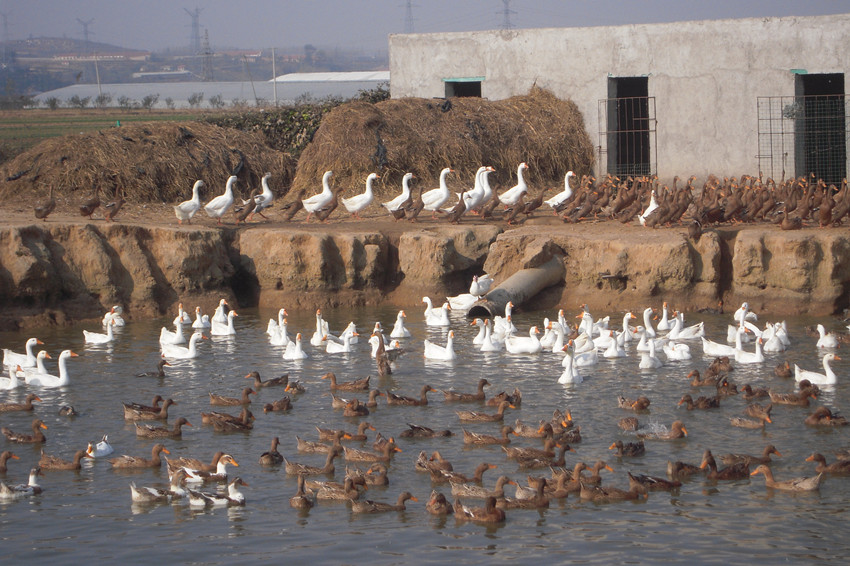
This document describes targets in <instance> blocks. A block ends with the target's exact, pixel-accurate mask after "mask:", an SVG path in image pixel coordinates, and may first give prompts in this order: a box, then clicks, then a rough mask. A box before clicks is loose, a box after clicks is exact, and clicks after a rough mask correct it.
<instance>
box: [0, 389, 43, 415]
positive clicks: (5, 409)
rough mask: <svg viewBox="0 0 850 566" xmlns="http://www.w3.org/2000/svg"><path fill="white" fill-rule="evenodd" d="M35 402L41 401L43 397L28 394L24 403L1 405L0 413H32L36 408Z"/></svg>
mask: <svg viewBox="0 0 850 566" xmlns="http://www.w3.org/2000/svg"><path fill="white" fill-rule="evenodd" d="M33 401H41V397H39V396H38V395H36V394H35V393H28V394H27V396H26V398H25V399H24V402H23V403H0V413H11V412H13V411H32V410H33V409H34V408H35V406H34V405H33Z"/></svg>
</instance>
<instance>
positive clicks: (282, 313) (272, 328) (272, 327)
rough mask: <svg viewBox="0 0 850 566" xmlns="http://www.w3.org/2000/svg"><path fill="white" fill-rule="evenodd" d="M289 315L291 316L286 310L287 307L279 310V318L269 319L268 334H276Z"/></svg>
mask: <svg viewBox="0 0 850 566" xmlns="http://www.w3.org/2000/svg"><path fill="white" fill-rule="evenodd" d="M287 316H289V313H287V312H286V309H280V310H279V311H277V320H275V319H273V318H270V319H269V323H268V325H266V334H268V335H269V336H272V335H274V334H275V333H276V332H277V329H278V328H279V327H280V325H281V323H282V322H283V320H284V319H285V318H286V317H287Z"/></svg>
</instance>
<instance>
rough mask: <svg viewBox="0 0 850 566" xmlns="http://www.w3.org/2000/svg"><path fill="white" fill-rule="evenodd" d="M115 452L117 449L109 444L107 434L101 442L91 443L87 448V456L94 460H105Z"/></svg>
mask: <svg viewBox="0 0 850 566" xmlns="http://www.w3.org/2000/svg"><path fill="white" fill-rule="evenodd" d="M113 452H115V449H114V448H113V447H112V445H111V444H110V443H109V436H108V435H106V434H104V435H103V438H102V439H101V441H100V442H96V443H91V442H89V445H88V447H87V448H86V454H88V455H89V456H90V457H92V458H103V457H104V456H109V455H110V454H112V453H113Z"/></svg>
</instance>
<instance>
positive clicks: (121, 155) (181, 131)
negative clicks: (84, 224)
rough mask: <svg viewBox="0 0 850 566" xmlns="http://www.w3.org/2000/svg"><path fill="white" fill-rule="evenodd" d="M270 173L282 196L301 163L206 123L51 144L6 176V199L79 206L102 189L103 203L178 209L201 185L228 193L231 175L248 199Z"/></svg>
mask: <svg viewBox="0 0 850 566" xmlns="http://www.w3.org/2000/svg"><path fill="white" fill-rule="evenodd" d="M266 171H270V172H271V173H272V183H271V186H272V187H273V189H275V190H276V191H278V192H283V191H284V190H285V189H287V188H288V187H289V185H290V184H291V181H292V177H293V175H294V172H295V160H294V159H292V158H291V157H290V156H289V155H288V154H286V153H281V152H277V151H274V150H273V149H271V148H269V147H268V146H267V145H266V144H265V142H264V138H263V136H262V134H259V133H244V132H240V131H238V130H234V129H229V128H220V127H218V126H214V125H210V124H204V123H201V122H183V123H179V124H178V123H162V124H160V123H148V124H143V125H131V126H121V127H120V128H110V129H107V130H101V131H98V132H93V133H86V134H81V135H76V136H64V137H59V138H53V139H49V140H46V141H44V142H42V143H40V144H39V145H37V146H36V147H34V148H32V149H31V150H29V151H27V152H25V153H22V154H21V155H19V156H17V157H16V158H15V159H13V160H11V161H10V162H8V163H6V164H5V165H4V166H3V168H2V169H0V198H4V199H7V198H10V197H11V196H12V195H14V196H15V198H19V197H21V196H25V197H26V196H28V197H32V198H40V197H42V196H43V195H46V194H47V192H48V190H49V188H50V187H53V188H54V190H55V193H56V196H57V197H65V198H70V199H72V200H79V199H80V198H84V197H87V196H89V195H91V194H92V191H93V190H94V189H95V188H98V189H100V191H101V198H103V197H104V196H106V197H113V196H115V195H117V194H118V193H119V192H123V193H124V198H125V199H126V200H127V201H128V202H134V203H145V202H179V201H182V200H185V199H187V198H190V197H191V189H192V185H193V184H194V182H195V181H196V180H197V179H203V180H204V182H205V183H206V188H205V189H204V190H205V191H206V194H202V198H204V199H209V198H210V197H211V196H216V195H218V194H221V192H222V191H223V190H224V185H225V181H226V180H227V178H228V177H229V176H230V175H231V174H235V175H237V176H238V177H239V183H237V188H236V192H237V194H239V195H240V196H243V197H244V198H247V197H248V195H249V193H250V191H251V190H252V189H255V188H257V187H259V185H260V179H261V177H262V176H263V174H264V173H265V172H266Z"/></svg>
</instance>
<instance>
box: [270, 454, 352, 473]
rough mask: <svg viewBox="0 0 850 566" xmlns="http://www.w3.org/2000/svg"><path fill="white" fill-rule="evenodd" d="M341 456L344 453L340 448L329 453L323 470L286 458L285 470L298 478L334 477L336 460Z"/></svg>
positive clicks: (284, 460)
mask: <svg viewBox="0 0 850 566" xmlns="http://www.w3.org/2000/svg"><path fill="white" fill-rule="evenodd" d="M340 455H342V451H341V450H340V449H338V448H334V449H333V450H331V451H330V452H328V456H327V458H326V459H325V465H324V466H322V467H321V468H319V467H317V466H308V465H305V464H298V463H295V462H290V461H288V460H287V459H286V458H284V459H283V462H284V469H285V470H286V473H287V474H288V475H291V476H297V475H299V474H304V475H308V476H318V475H322V474H328V475H333V473H334V471H335V469H336V468H335V466H334V459H335V458H336V457H337V456H340Z"/></svg>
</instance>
